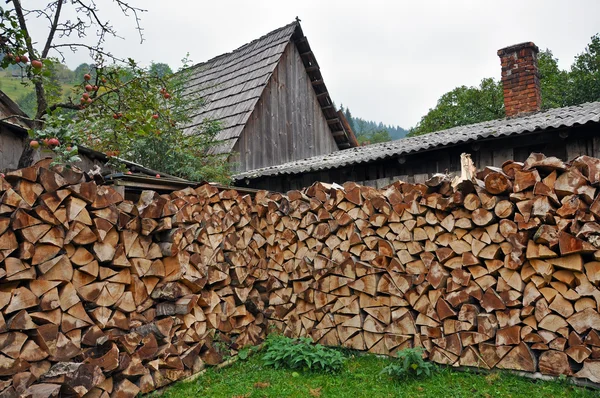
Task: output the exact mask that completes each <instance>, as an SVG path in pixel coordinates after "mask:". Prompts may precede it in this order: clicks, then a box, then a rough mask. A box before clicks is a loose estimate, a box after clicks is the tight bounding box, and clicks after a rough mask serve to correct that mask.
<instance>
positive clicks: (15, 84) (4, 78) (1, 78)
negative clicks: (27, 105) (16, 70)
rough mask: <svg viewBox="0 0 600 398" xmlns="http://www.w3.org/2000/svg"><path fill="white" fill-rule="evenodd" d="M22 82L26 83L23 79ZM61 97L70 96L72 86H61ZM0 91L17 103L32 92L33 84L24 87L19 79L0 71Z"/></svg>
mask: <svg viewBox="0 0 600 398" xmlns="http://www.w3.org/2000/svg"><path fill="white" fill-rule="evenodd" d="M24 81H27V79H25V80H24ZM61 87H62V92H63V96H64V97H65V98H66V97H67V96H69V95H71V89H72V88H73V85H72V84H64V83H62V84H61ZM0 90H2V91H3V92H4V94H6V95H8V96H9V97H10V98H11V99H12V100H13V101H15V102H18V101H19V100H20V99H21V98H22V97H24V96H25V95H26V94H27V93H30V92H32V91H33V90H34V88H33V84H32V83H29V84H27V85H24V84H23V83H22V80H21V78H20V77H12V76H11V71H9V70H0Z"/></svg>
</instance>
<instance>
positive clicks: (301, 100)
mask: <svg viewBox="0 0 600 398" xmlns="http://www.w3.org/2000/svg"><path fill="white" fill-rule="evenodd" d="M337 150H338V147H337V145H336V143H335V140H334V138H333V137H332V135H331V131H330V129H329V126H328V125H327V121H326V120H325V117H324V116H323V111H322V110H321V106H320V104H319V102H318V99H317V96H316V94H315V91H314V89H313V87H312V84H311V82H310V79H309V77H308V75H307V73H306V69H305V67H304V65H303V63H302V59H301V58H300V54H299V53H298V49H297V48H296V46H295V45H294V43H292V42H290V43H289V44H288V46H287V48H286V50H285V51H284V53H283V55H282V56H281V59H280V61H279V64H278V65H277V67H276V68H275V71H274V72H273V75H272V76H271V78H270V80H269V83H268V84H267V86H266V87H265V90H264V92H263V93H262V96H261V98H260V99H259V100H258V103H257V104H256V107H255V108H254V111H253V113H252V115H251V116H250V118H249V120H248V122H247V123H246V126H245V128H244V131H243V132H242V134H241V135H240V138H239V140H238V142H237V144H236V145H235V147H234V149H233V152H234V154H235V155H234V156H232V157H231V161H232V162H234V163H235V169H236V170H237V171H238V172H242V171H247V170H254V169H257V168H260V167H267V166H272V165H278V164H282V163H286V162H291V161H293V160H299V159H304V158H307V157H311V156H316V155H324V154H327V153H331V152H334V151H337Z"/></svg>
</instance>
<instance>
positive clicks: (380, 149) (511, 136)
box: [234, 42, 600, 191]
mask: <svg viewBox="0 0 600 398" xmlns="http://www.w3.org/2000/svg"><path fill="white" fill-rule="evenodd" d="M538 52H539V49H538V47H537V46H536V45H535V44H533V43H532V42H524V43H520V44H516V45H512V46H509V47H505V48H503V49H500V50H498V56H499V57H500V63H501V76H502V85H503V91H504V109H505V112H506V118H504V119H498V120H491V121H487V122H482V123H475V124H471V125H467V126H457V127H454V128H450V129H447V130H442V131H438V132H435V133H430V134H425V135H420V136H417V137H409V138H404V139H401V140H398V141H392V142H386V143H381V144H374V145H368V146H364V147H359V148H352V149H351V150H348V151H343V152H335V153H331V154H327V155H321V156H313V157H310V158H306V159H301V160H297V161H293V162H288V163H285V164H280V165H275V166H271V167H263V168H260V169H256V170H249V171H246V172H240V173H237V174H236V175H235V176H234V179H235V181H236V184H237V185H239V186H246V187H252V188H264V189H270V190H275V191H286V190H289V189H298V188H301V187H305V186H308V185H310V184H312V183H313V182H315V181H322V182H338V183H343V182H345V181H355V182H358V183H362V184H364V185H371V186H376V187H381V186H384V185H387V184H389V183H390V182H391V181H393V180H397V179H401V180H404V181H408V182H424V181H425V180H426V179H427V178H428V177H430V176H431V175H432V174H435V173H448V174H452V173H456V172H458V171H459V170H460V155H461V153H469V154H471V158H472V159H473V161H474V162H475V165H476V166H477V168H483V167H485V166H501V165H502V163H504V162H505V161H507V160H515V161H524V160H525V159H526V158H527V157H528V156H529V154H530V153H531V152H542V153H544V154H545V155H547V156H556V157H558V158H560V159H565V160H571V159H573V158H575V157H577V156H580V155H588V156H594V157H600V102H591V103H586V104H581V105H576V106H569V107H564V108H557V109H550V110H545V111H542V110H541V104H542V101H541V89H540V77H539V69H538V64H537V54H538ZM599 100H600V99H599Z"/></svg>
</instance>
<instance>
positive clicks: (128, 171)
mask: <svg viewBox="0 0 600 398" xmlns="http://www.w3.org/2000/svg"><path fill="white" fill-rule="evenodd" d="M125 174H133V173H132V172H131V170H127V173H125Z"/></svg>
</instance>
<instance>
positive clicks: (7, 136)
mask: <svg viewBox="0 0 600 398" xmlns="http://www.w3.org/2000/svg"><path fill="white" fill-rule="evenodd" d="M25 136H26V135H25V134H24V133H22V134H18V133H15V132H13V131H12V129H11V128H10V127H7V126H6V125H5V124H0V171H1V172H4V171H8V170H14V169H16V168H17V166H18V164H19V158H20V157H21V153H22V152H23V148H24V146H25Z"/></svg>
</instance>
